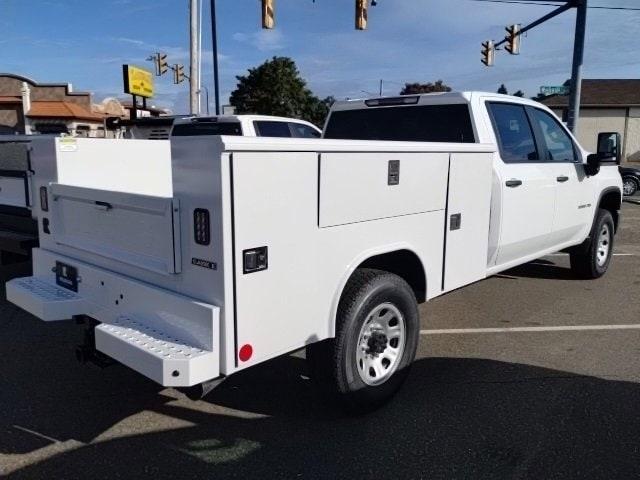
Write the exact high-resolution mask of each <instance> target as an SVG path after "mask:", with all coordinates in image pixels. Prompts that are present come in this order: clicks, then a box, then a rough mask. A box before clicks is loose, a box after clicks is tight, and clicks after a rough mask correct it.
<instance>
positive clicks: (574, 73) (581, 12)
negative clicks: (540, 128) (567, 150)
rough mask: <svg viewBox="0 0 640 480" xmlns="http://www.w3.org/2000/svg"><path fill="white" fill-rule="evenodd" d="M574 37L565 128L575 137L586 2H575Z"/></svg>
mask: <svg viewBox="0 0 640 480" xmlns="http://www.w3.org/2000/svg"><path fill="white" fill-rule="evenodd" d="M576 8H577V11H576V37H575V40H574V44H573V65H572V68H571V92H570V95H571V96H570V97H569V115H568V117H567V127H568V128H569V130H571V132H572V133H573V134H574V135H576V134H577V133H578V118H579V117H580V93H581V91H582V63H583V60H584V37H585V31H586V25H587V0H577V6H576Z"/></svg>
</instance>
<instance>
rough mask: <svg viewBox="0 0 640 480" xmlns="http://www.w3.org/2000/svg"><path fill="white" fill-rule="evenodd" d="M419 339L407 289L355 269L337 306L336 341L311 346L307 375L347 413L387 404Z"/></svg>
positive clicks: (391, 278) (392, 278)
mask: <svg viewBox="0 0 640 480" xmlns="http://www.w3.org/2000/svg"><path fill="white" fill-rule="evenodd" d="M419 334H420V326H419V315H418V306H417V302H416V298H415V295H414V293H413V290H412V289H411V287H410V286H409V285H408V284H407V282H405V281H404V280H403V279H402V278H400V277H398V276H397V275H394V274H391V273H388V272H384V271H380V270H374V269H358V270H356V272H355V273H354V274H353V276H352V277H351V279H350V280H349V282H348V284H347V286H346V287H345V290H344V293H343V295H342V298H341V299H340V303H339V305H338V315H337V318H336V337H335V338H334V339H331V340H327V341H325V342H321V343H319V344H315V345H311V346H310V347H309V348H308V350H307V358H308V359H309V360H310V361H311V367H312V372H313V374H314V376H315V377H316V378H318V379H319V380H321V381H322V380H324V382H323V383H324V386H325V387H329V389H330V390H331V391H332V393H334V394H335V395H337V397H338V399H339V400H340V401H341V403H343V405H344V406H346V407H347V409H348V410H350V411H352V412H354V413H359V412H365V411H368V410H371V409H373V408H376V407H378V406H380V405H382V404H383V403H384V402H386V401H387V400H389V399H390V398H391V397H392V396H393V395H394V394H395V393H396V391H397V390H398V389H399V388H400V386H401V385H402V383H403V382H404V380H405V378H406V377H407V374H408V372H409V367H410V365H411V363H412V362H413V359H414V357H415V354H416V349H417V345H418V339H419Z"/></svg>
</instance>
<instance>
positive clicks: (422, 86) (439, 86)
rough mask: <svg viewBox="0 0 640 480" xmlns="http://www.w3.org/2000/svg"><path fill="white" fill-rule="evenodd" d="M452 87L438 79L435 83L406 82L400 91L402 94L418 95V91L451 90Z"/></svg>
mask: <svg viewBox="0 0 640 480" xmlns="http://www.w3.org/2000/svg"><path fill="white" fill-rule="evenodd" d="M450 91H451V87H450V86H448V85H446V84H445V83H444V82H443V81H442V80H436V82H435V83H431V82H429V83H418V82H416V83H405V84H404V87H402V90H401V91H400V95H416V94H418V93H433V92H450Z"/></svg>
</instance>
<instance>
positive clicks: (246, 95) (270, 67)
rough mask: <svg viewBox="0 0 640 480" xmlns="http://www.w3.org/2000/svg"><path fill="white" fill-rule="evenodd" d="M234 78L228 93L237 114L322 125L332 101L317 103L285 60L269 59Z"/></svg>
mask: <svg viewBox="0 0 640 480" xmlns="http://www.w3.org/2000/svg"><path fill="white" fill-rule="evenodd" d="M236 79H237V80H238V85H237V86H236V89H235V90H234V91H233V92H231V97H230V103H231V105H233V106H234V107H235V109H236V113H238V114H243V113H255V114H260V115H279V116H282V117H293V118H302V119H304V120H307V121H309V122H311V123H314V124H315V125H318V126H322V125H323V124H324V120H325V118H326V116H327V113H328V112H329V108H330V107H331V104H332V103H333V102H334V101H335V99H334V98H333V97H327V98H325V99H323V100H321V99H319V98H318V97H316V96H315V95H313V93H312V92H311V90H309V88H307V83H306V82H305V81H304V79H303V78H302V77H301V76H300V72H299V71H298V68H297V67H296V64H295V62H294V61H293V60H292V59H291V58H288V57H273V58H272V59H271V60H267V61H266V62H264V63H263V64H262V65H259V66H258V67H256V68H250V69H249V73H248V74H247V75H239V76H237V77H236Z"/></svg>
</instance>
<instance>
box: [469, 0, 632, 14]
mask: <svg viewBox="0 0 640 480" xmlns="http://www.w3.org/2000/svg"><path fill="white" fill-rule="evenodd" d="M472 1H474V2H489V3H515V4H518V5H542V6H549V7H557V6H558V3H545V2H534V1H529V0H472ZM587 8H596V9H600V10H629V11H636V12H640V7H607V6H604V5H589V6H588V7H587Z"/></svg>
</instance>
